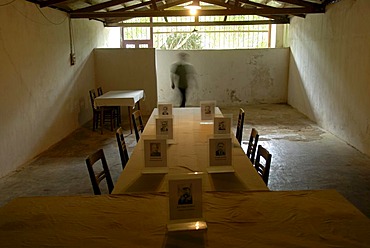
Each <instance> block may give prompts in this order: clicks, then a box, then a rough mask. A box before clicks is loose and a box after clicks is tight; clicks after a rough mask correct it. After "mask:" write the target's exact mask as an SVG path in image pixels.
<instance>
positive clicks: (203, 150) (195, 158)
mask: <svg viewBox="0 0 370 248" xmlns="http://www.w3.org/2000/svg"><path fill="white" fill-rule="evenodd" d="M221 114H222V113H221V111H220V110H219V109H218V108H217V109H216V115H221ZM157 116H158V110H157V109H154V110H153V112H152V114H151V116H150V118H149V120H148V122H147V124H146V126H145V129H144V132H143V134H142V136H141V138H140V140H139V142H138V143H137V145H136V147H135V149H134V151H133V153H132V154H131V157H130V159H129V161H128V163H127V165H126V167H125V169H124V171H123V172H122V173H121V175H120V177H119V178H118V180H117V182H116V183H115V186H114V190H113V192H112V194H121V193H128V192H168V176H169V175H173V174H181V173H189V172H203V180H202V181H203V190H207V191H210V190H213V191H239V190H251V191H266V190H268V188H267V186H266V185H265V183H264V182H263V180H262V179H261V177H260V176H259V175H258V174H257V172H256V170H255V169H254V168H253V166H252V163H251V162H250V160H249V159H248V157H247V156H246V155H245V153H244V151H243V149H242V148H241V147H240V145H239V143H238V141H237V140H236V138H235V137H234V135H232V137H233V147H232V166H233V168H234V170H235V172H234V173H220V174H208V173H207V167H208V164H209V161H208V157H209V156H208V138H209V137H210V135H212V133H213V124H209V123H205V122H202V121H201V114H200V108H174V109H173V120H174V124H173V127H174V134H173V136H174V137H173V144H170V145H168V150H167V156H168V160H167V161H168V167H169V172H168V174H155V175H153V174H142V170H143V169H144V166H145V161H144V160H145V158H144V142H143V140H144V139H145V138H146V137H153V136H155V134H156V130H155V127H156V126H155V119H156V117H157Z"/></svg>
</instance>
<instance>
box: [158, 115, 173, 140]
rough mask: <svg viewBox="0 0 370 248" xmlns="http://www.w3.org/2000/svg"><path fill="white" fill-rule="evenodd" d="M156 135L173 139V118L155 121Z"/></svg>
mask: <svg viewBox="0 0 370 248" xmlns="http://www.w3.org/2000/svg"><path fill="white" fill-rule="evenodd" d="M155 123H156V135H157V136H162V137H167V139H173V118H172V117H164V116H163V117H159V118H156V120H155Z"/></svg>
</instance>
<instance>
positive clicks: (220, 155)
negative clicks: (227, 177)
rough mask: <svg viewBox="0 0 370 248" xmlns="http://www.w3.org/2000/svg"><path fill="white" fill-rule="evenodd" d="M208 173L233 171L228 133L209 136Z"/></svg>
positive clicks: (230, 141) (230, 140) (230, 138)
mask: <svg viewBox="0 0 370 248" xmlns="http://www.w3.org/2000/svg"><path fill="white" fill-rule="evenodd" d="M207 171H208V173H222V172H234V169H233V167H232V137H231V136H230V135H224V136H223V137H220V136H213V137H210V138H209V167H208V168H207Z"/></svg>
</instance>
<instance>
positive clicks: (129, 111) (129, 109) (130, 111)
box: [127, 106, 135, 134]
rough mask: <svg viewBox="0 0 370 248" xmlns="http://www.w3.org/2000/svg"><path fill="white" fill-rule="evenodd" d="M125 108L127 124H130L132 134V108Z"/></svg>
mask: <svg viewBox="0 0 370 248" xmlns="http://www.w3.org/2000/svg"><path fill="white" fill-rule="evenodd" d="M134 107H135V106H134ZM127 108H128V120H129V123H130V130H131V134H132V121H131V118H132V117H131V115H132V106H128V107H127Z"/></svg>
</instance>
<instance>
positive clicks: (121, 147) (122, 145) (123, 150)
mask: <svg viewBox="0 0 370 248" xmlns="http://www.w3.org/2000/svg"><path fill="white" fill-rule="evenodd" d="M116 139H117V144H118V151H119V155H120V157H121V162H122V170H124V169H125V166H126V164H127V162H128V160H129V156H128V152H127V146H126V142H125V136H124V135H123V129H122V128H121V127H120V128H118V129H117V132H116Z"/></svg>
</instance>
